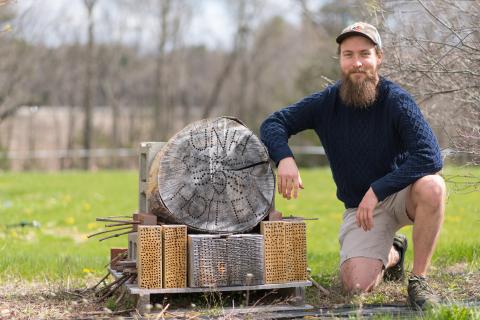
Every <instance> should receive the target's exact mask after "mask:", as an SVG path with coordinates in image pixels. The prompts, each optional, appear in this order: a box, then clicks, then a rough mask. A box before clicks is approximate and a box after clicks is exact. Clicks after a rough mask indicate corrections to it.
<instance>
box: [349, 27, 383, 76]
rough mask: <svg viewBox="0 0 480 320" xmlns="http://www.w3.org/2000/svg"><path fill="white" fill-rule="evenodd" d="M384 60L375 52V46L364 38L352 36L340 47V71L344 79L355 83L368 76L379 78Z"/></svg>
mask: <svg viewBox="0 0 480 320" xmlns="http://www.w3.org/2000/svg"><path fill="white" fill-rule="evenodd" d="M381 62H382V58H381V57H379V56H377V54H376V52H375V44H373V42H371V41H370V40H368V39H367V38H365V37H362V36H351V37H348V38H347V39H345V40H343V41H342V43H341V45H340V69H341V71H342V74H343V76H344V77H348V78H350V80H352V81H353V82H355V83H358V82H359V81H363V80H365V78H366V77H367V75H369V76H375V77H376V78H378V67H379V66H380V64H381Z"/></svg>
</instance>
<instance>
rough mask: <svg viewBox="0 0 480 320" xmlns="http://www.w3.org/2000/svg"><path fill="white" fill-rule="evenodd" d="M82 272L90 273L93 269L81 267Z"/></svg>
mask: <svg viewBox="0 0 480 320" xmlns="http://www.w3.org/2000/svg"><path fill="white" fill-rule="evenodd" d="M82 272H84V273H92V272H93V270H90V269H88V268H83V270H82Z"/></svg>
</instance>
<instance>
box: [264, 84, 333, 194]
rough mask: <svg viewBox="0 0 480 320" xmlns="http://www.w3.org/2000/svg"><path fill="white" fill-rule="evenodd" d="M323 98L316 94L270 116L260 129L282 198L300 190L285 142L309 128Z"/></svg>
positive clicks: (290, 151) (295, 166) (315, 117)
mask: <svg viewBox="0 0 480 320" xmlns="http://www.w3.org/2000/svg"><path fill="white" fill-rule="evenodd" d="M323 99H324V97H323V94H322V93H316V94H313V95H311V96H308V97H306V98H304V99H303V100H301V101H299V102H297V103H295V104H293V105H291V106H289V107H287V108H284V109H282V110H280V111H277V112H274V113H273V114H271V115H270V116H269V117H268V118H267V119H266V120H265V121H264V122H263V123H262V125H261V127H260V138H261V140H262V142H263V143H264V144H265V146H266V147H267V150H268V153H269V155H270V158H271V159H272V160H273V161H274V162H275V164H276V165H277V168H278V170H277V184H278V192H279V193H281V194H282V195H283V197H284V198H287V199H290V198H291V197H292V192H293V197H294V198H297V196H298V189H299V188H303V185H302V180H301V178H300V174H299V171H298V167H297V165H296V163H295V160H294V157H293V153H292V150H291V149H290V147H289V146H288V139H289V138H290V137H291V136H292V135H294V134H297V133H298V132H300V131H303V130H306V129H313V128H314V127H315V123H316V121H317V120H316V119H317V117H318V113H319V112H318V108H319V107H320V105H321V103H322V100H323Z"/></svg>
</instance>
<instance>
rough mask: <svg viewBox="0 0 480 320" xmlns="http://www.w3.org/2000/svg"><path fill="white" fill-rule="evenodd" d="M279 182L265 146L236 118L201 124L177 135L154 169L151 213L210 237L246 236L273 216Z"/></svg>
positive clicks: (150, 182)
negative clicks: (270, 211) (267, 216)
mask: <svg viewBox="0 0 480 320" xmlns="http://www.w3.org/2000/svg"><path fill="white" fill-rule="evenodd" d="M274 192H275V179H274V175H273V170H272V168H271V166H270V162H269V158H268V153H267V151H266V149H265V147H264V146H263V144H262V143H261V142H260V140H259V139H258V138H257V137H256V136H255V135H254V134H253V133H252V132H251V131H250V130H249V129H248V128H246V127H245V126H244V125H243V124H242V123H241V122H240V121H238V120H236V119H232V118H226V117H222V118H216V119H210V120H200V121H197V122H194V123H192V124H190V125H188V126H187V127H186V128H184V129H183V130H182V131H180V132H179V133H177V134H176V135H175V136H174V137H173V138H172V139H170V141H169V142H168V143H167V145H165V146H164V147H163V148H162V149H161V151H160V152H159V153H158V154H157V155H156V157H155V159H154V161H153V163H152V165H151V167H150V179H149V187H148V195H147V197H148V201H149V208H150V211H151V212H152V213H154V214H156V215H157V216H158V217H159V220H161V221H163V222H166V223H175V224H185V225H187V226H188V227H189V228H190V229H191V230H196V231H200V232H209V233H224V232H244V231H248V230H250V229H252V228H253V227H255V226H256V225H257V224H258V223H259V222H260V221H261V220H263V218H264V217H265V216H266V215H267V214H268V211H269V209H270V207H271V205H272V203H273V195H274Z"/></svg>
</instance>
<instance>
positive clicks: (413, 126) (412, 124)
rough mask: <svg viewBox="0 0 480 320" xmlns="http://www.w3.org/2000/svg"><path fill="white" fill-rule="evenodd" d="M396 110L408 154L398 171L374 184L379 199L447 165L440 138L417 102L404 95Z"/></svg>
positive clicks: (399, 129) (401, 136)
mask: <svg viewBox="0 0 480 320" xmlns="http://www.w3.org/2000/svg"><path fill="white" fill-rule="evenodd" d="M396 112H398V115H397V117H396V118H397V123H396V125H397V130H398V133H399V135H400V139H401V140H402V143H403V144H404V145H405V146H406V149H407V151H408V156H407V159H406V160H405V161H404V162H403V163H402V164H401V165H400V166H399V167H398V168H397V169H396V170H394V171H392V172H390V173H389V174H387V175H385V176H383V177H382V178H380V179H378V180H377V181H374V182H373V183H372V184H371V187H372V189H373V191H374V192H375V195H376V196H377V198H378V200H379V201H382V200H384V199H385V198H386V197H388V196H389V195H391V194H393V193H395V192H398V191H400V190H402V189H403V188H405V187H406V186H408V185H410V184H412V183H414V182H415V181H417V180H418V179H420V178H422V177H424V176H426V175H429V174H435V173H437V172H438V171H440V170H441V169H442V167H443V163H442V156H441V153H440V147H439V145H438V142H437V138H436V137H435V135H434V134H433V131H432V129H431V128H430V126H429V124H428V123H427V121H426V120H425V118H424V117H423V115H422V113H421V111H420V109H419V108H418V106H417V104H416V103H415V101H414V100H413V99H412V98H411V97H410V96H408V95H406V94H405V95H402V96H401V97H400V98H399V107H398V108H396Z"/></svg>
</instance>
